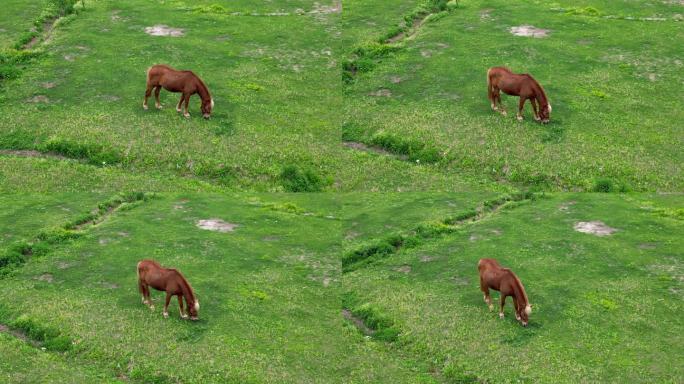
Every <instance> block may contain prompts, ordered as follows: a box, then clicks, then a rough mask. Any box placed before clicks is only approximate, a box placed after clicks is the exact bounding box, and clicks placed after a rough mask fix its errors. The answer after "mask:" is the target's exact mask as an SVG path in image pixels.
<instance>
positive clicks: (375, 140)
mask: <svg viewBox="0 0 684 384" xmlns="http://www.w3.org/2000/svg"><path fill="white" fill-rule="evenodd" d="M370 143H371V144H372V145H376V146H378V147H381V148H384V149H385V150H387V151H388V152H391V153H394V154H396V155H403V156H407V157H408V160H410V161H415V162H418V163H421V162H422V163H436V162H439V161H440V160H442V155H441V154H440V152H439V150H437V149H436V148H434V147H432V146H429V145H427V144H425V143H423V142H420V141H418V140H415V139H409V138H402V137H398V136H395V135H392V134H389V133H386V132H382V131H381V132H378V133H376V134H375V135H373V137H371V139H370Z"/></svg>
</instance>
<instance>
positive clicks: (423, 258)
mask: <svg viewBox="0 0 684 384" xmlns="http://www.w3.org/2000/svg"><path fill="white" fill-rule="evenodd" d="M434 259H435V258H434V256H429V255H421V256H420V261H421V262H423V263H429V262H431V261H432V260H434Z"/></svg>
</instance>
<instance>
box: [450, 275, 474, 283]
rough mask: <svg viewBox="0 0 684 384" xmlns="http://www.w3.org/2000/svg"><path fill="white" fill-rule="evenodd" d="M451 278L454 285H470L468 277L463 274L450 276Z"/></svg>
mask: <svg viewBox="0 0 684 384" xmlns="http://www.w3.org/2000/svg"><path fill="white" fill-rule="evenodd" d="M451 280H452V281H453V282H454V284H456V285H470V279H469V278H467V277H463V276H454V277H452V278H451Z"/></svg>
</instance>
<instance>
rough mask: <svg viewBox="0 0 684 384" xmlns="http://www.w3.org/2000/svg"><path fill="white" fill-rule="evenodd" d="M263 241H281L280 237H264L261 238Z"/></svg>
mask: <svg viewBox="0 0 684 384" xmlns="http://www.w3.org/2000/svg"><path fill="white" fill-rule="evenodd" d="M261 240H262V241H266V242H274V241H280V237H278V236H264V237H262V238H261Z"/></svg>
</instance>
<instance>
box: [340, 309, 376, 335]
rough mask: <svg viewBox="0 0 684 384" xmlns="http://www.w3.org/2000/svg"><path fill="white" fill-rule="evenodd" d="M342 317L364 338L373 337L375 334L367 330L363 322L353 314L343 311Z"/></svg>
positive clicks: (346, 310)
mask: <svg viewBox="0 0 684 384" xmlns="http://www.w3.org/2000/svg"><path fill="white" fill-rule="evenodd" d="M342 317H344V318H345V319H347V320H349V321H351V322H352V323H353V324H354V325H355V326H356V328H358V329H359V330H360V331H361V333H363V334H364V335H366V336H373V335H374V334H375V331H374V330H372V329H370V328H368V327H367V326H366V324H365V323H364V322H363V320H361V319H359V318H358V317H356V316H354V314H353V313H352V312H351V311H350V310H348V309H346V308H345V309H343V310H342Z"/></svg>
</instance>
